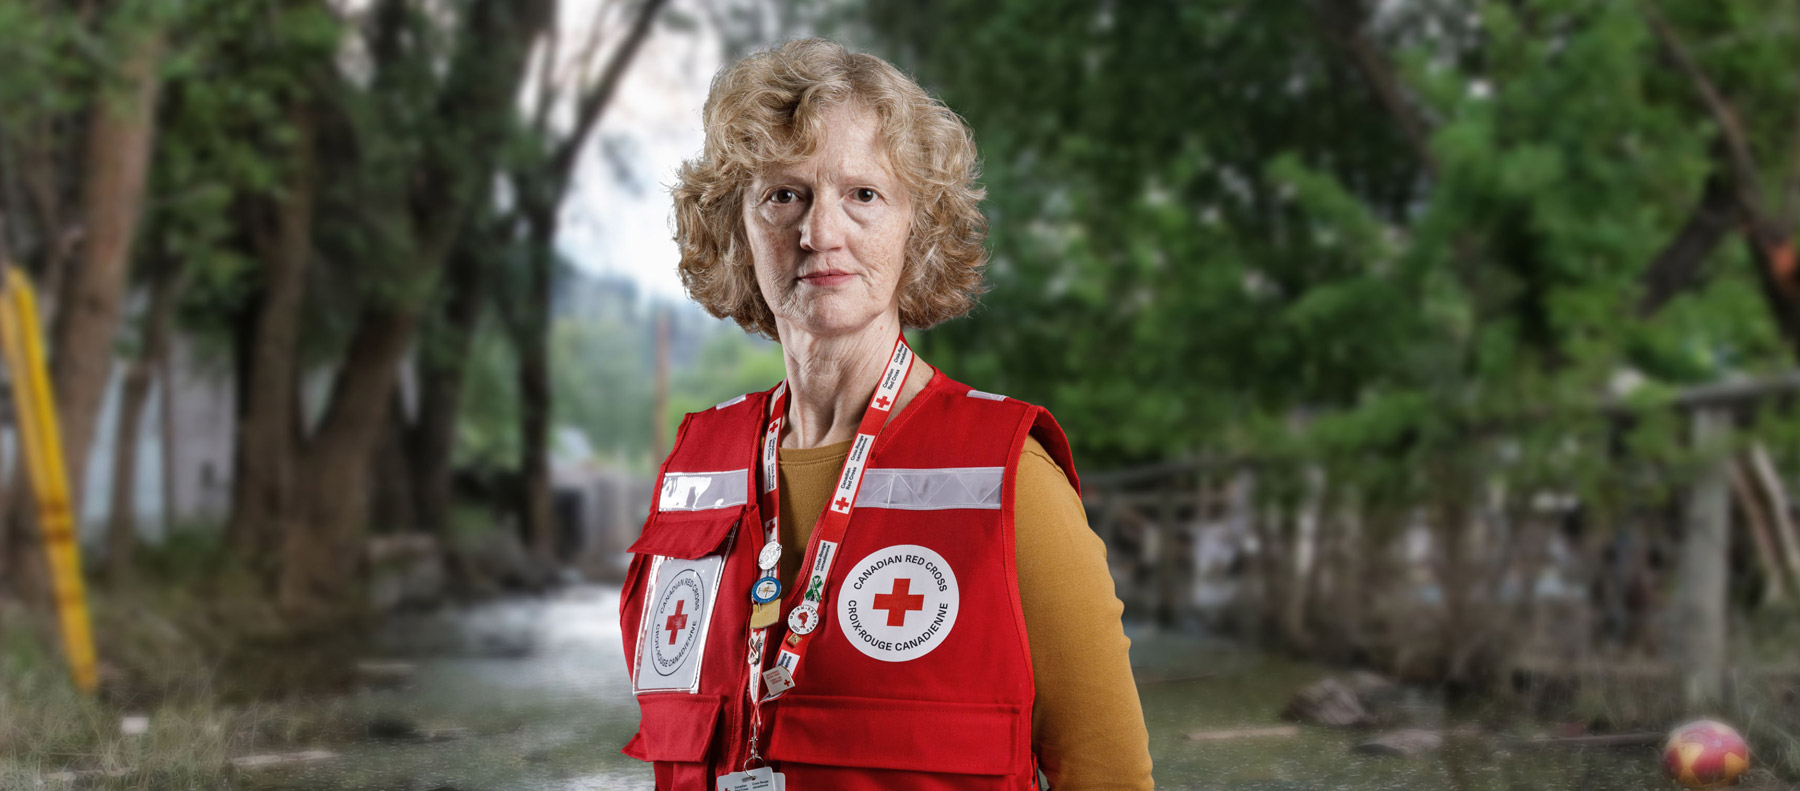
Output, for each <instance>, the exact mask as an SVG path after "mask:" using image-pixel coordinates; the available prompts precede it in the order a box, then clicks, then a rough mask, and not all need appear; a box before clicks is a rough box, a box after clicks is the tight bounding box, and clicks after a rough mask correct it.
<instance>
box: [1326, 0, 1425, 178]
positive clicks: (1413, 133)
mask: <svg viewBox="0 0 1800 791" xmlns="http://www.w3.org/2000/svg"><path fill="white" fill-rule="evenodd" d="M1315 8H1316V10H1317V16H1318V20H1319V25H1320V27H1321V28H1322V29H1323V31H1324V33H1325V36H1326V37H1327V38H1329V39H1331V40H1333V41H1336V42H1337V44H1338V46H1340V47H1342V48H1343V50H1344V52H1345V53H1346V54H1348V55H1349V56H1350V61H1351V63H1352V64H1353V65H1355V67H1356V70H1357V72H1358V73H1360V74H1362V76H1363V79H1365V80H1367V81H1368V84H1369V88H1370V90H1372V91H1374V92H1375V98H1376V100H1377V101H1379V102H1380V103H1381V106H1382V108H1383V109H1385V110H1387V113H1388V116H1389V117H1391V118H1392V119H1393V120H1394V123H1395V125H1397V126H1399V127H1400V134H1401V136H1402V137H1405V138H1406V144H1407V147H1408V148H1411V149H1412V151H1413V154H1414V155H1415V156H1417V157H1418V159H1419V162H1420V164H1422V165H1424V166H1425V169H1426V171H1427V172H1428V173H1430V175H1431V177H1432V179H1433V180H1434V181H1435V180H1436V179H1437V175H1438V162H1437V157H1436V156H1435V155H1433V154H1432V153H1431V125H1430V124H1429V123H1428V122H1427V121H1426V120H1425V116H1424V114H1423V113H1421V112H1420V111H1419V108H1418V106H1417V105H1415V104H1414V103H1413V102H1412V101H1411V100H1410V99H1408V98H1407V96H1406V91H1405V89H1404V86H1403V85H1402V84H1401V81H1400V78H1399V76H1398V75H1396V74H1395V73H1394V65H1393V64H1392V63H1390V62H1388V59H1387V55H1386V53H1384V52H1382V51H1381V48H1380V47H1379V46H1376V44H1375V41H1374V40H1373V39H1371V38H1369V34H1368V23H1369V9H1368V6H1367V4H1365V3H1361V2H1341V0H1322V1H1321V2H1320V3H1319V4H1318V5H1317V6H1315Z"/></svg>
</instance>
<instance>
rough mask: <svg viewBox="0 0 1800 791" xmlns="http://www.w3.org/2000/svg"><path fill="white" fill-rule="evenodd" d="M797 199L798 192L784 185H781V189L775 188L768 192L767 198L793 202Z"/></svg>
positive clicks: (777, 201) (775, 200) (778, 201)
mask: <svg viewBox="0 0 1800 791" xmlns="http://www.w3.org/2000/svg"><path fill="white" fill-rule="evenodd" d="M799 199H800V193H798V192H795V191H793V190H791V189H788V188H786V187H783V188H781V189H778V190H775V191H774V192H772V193H769V200H771V201H774V202H776V203H793V202H794V201H797V200H799Z"/></svg>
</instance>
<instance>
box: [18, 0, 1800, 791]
mask: <svg viewBox="0 0 1800 791" xmlns="http://www.w3.org/2000/svg"><path fill="white" fill-rule="evenodd" d="M804 35H826V36H831V37H833V38H836V39H839V40H841V41H844V42H846V43H848V44H850V45H851V46H852V47H853V48H855V49H859V50H862V51H868V52H872V53H875V54H878V55H881V56H882V57H885V58H888V59H889V60H891V61H893V62H894V63H896V64H897V65H899V66H900V67H901V68H903V69H905V70H906V71H907V72H909V73H911V74H913V75H914V76H915V77H916V78H917V79H918V80H919V81H920V82H921V83H922V84H923V85H924V86H925V87H926V88H927V89H928V90H930V91H932V92H933V93H934V94H936V95H938V96H939V97H941V98H942V99H943V100H944V101H945V102H947V103H948V104H949V105H950V106H951V107H952V108H953V109H955V110H957V111H958V112H960V113H962V114H963V116H964V117H965V118H966V119H967V120H968V122H969V124H970V125H971V126H972V127H973V129H974V131H975V135H976V137H977V140H978V144H979V146H980V149H981V153H982V156H983V159H984V163H985V166H984V175H983V181H984V183H985V185H986V187H987V189H988V199H987V201H986V203H985V204H984V205H985V208H986V212H987V214H988V217H989V218H990V221H991V224H992V233H991V235H990V247H991V250H992V254H993V262H992V265H991V266H990V268H989V271H988V280H989V284H990V286H991V290H990V291H989V292H988V293H987V294H986V295H985V296H984V298H983V300H982V304H981V306H980V307H979V308H978V309H977V310H976V311H975V312H974V313H973V314H972V315H971V316H969V317H967V318H964V319H961V320H957V321H954V322H951V323H949V324H946V325H944V326H942V327H940V328H937V329H934V330H931V331H929V332H925V333H918V334H916V335H915V336H914V337H913V342H914V346H915V348H917V349H918V350H919V351H920V353H921V354H922V355H923V356H924V357H925V358H926V359H928V360H930V361H931V362H932V363H933V364H934V365H936V366H938V367H941V368H942V369H944V371H945V372H946V373H947V374H949V375H951V376H953V377H955V378H957V379H960V380H962V381H966V382H969V383H971V384H974V385H975V386H978V387H981V388H983V389H986V390H991V391H996V392H1001V393H1006V394H1008V395H1011V396H1014V397H1017V398H1021V399H1024V400H1027V401H1031V402H1035V403H1039V404H1043V405H1045V406H1047V407H1048V408H1050V409H1051V411H1052V412H1053V413H1054V414H1055V415H1056V416H1057V418H1058V419H1059V420H1060V421H1061V422H1062V425H1063V426H1064V427H1065V428H1066V429H1067V431H1068V433H1069V436H1070V437H1071V439H1072V441H1073V443H1074V450H1075V458H1076V460H1077V464H1078V465H1079V468H1080V471H1081V473H1082V477H1083V482H1084V492H1083V496H1084V500H1085V502H1086V506H1087V509H1088V516H1089V521H1090V523H1091V524H1092V526H1093V528H1094V530H1095V531H1096V532H1097V533H1098V534H1099V535H1100V536H1101V537H1102V538H1104V539H1105V541H1106V543H1107V546H1108V562H1109V564H1110V566H1111V569H1112V572H1113V576H1114V580H1115V584H1116V586H1117V592H1118V595H1119V598H1120V599H1122V600H1123V601H1124V602H1125V606H1126V609H1125V618H1126V624H1127V631H1128V633H1129V634H1130V635H1131V636H1132V638H1133V643H1134V645H1133V663H1134V672H1135V674H1136V676H1137V681H1138V684H1139V691H1140V694H1141V696H1142V698H1143V701H1144V708H1145V714H1146V718H1147V720H1148V723H1149V726H1150V733H1151V747H1152V752H1153V755H1154V756H1155V760H1156V763H1157V776H1158V780H1159V785H1161V786H1163V787H1168V788H1202V787H1204V788H1234V789H1327V788H1331V789H1337V788H1359V789H1360V788H1375V787H1381V788H1391V789H1427V788H1430V789H1441V788H1454V789H1503V788H1504V789H1512V788H1527V787H1529V788H1537V789H1544V788H1553V789H1554V788H1568V789H1575V788H1581V789H1627V788H1632V789H1637V788H1645V787H1654V786H1657V785H1659V784H1664V783H1666V782H1667V781H1666V780H1664V779H1662V778H1661V777H1660V773H1659V769H1658V760H1659V756H1658V752H1657V747H1658V746H1659V745H1660V742H1661V739H1662V735H1663V733H1665V732H1666V731H1667V730H1668V728H1669V727H1670V726H1672V725H1674V724H1676V723H1677V722H1680V721H1682V720H1683V719H1685V718H1687V717H1690V716H1694V715H1702V714H1704V715H1710V716H1714V717H1719V718H1721V719H1724V720H1726V721H1727V722H1730V723H1732V724H1733V725H1735V726H1737V727H1738V729H1739V730H1741V731H1742V732H1744V734H1745V735H1746V736H1747V737H1748V738H1749V740H1750V742H1751V745H1752V748H1753V754H1754V756H1755V758H1754V761H1753V763H1752V768H1751V771H1750V772H1749V774H1748V775H1747V778H1748V781H1749V782H1750V783H1751V784H1753V785H1755V786H1756V787H1762V788H1788V787H1793V786H1792V784H1794V783H1796V782H1800V649H1797V648H1796V646H1800V513H1797V512H1796V510H1795V507H1794V499H1793V498H1794V496H1795V493H1794V492H1795V490H1794V489H1793V488H1791V487H1793V486H1794V485H1795V484H1796V483H1800V477H1797V476H1800V415H1797V414H1796V413H1795V411H1794V407H1795V397H1796V393H1800V371H1796V369H1795V364H1796V361H1800V268H1797V267H1796V257H1795V239H1794V236H1795V221H1796V217H1797V216H1800V55H1797V53H1800V11H1797V10H1796V8H1795V6H1794V4H1793V3H1788V2H1776V0H1734V1H1733V2H1729V3H1722V2H1714V1H1713V0H1639V1H1638V2H1627V1H1626V0H1495V1H1493V2H1478V0H1278V1H1274V2H1262V3H1254V4H1252V3H1238V2H1225V1H1222V0H1192V1H1191V2H1122V1H1120V0H1085V1H1084V0H1050V1H1048V2H1040V1H1034V2H1025V0H995V1H994V2H961V1H959V0H931V2H903V1H901V0H809V1H808V2H800V3H779V2H773V0H111V1H107V0H83V1H82V2H63V3H52V2H44V1H43V0H0V254H3V255H4V257H5V258H6V259H7V260H8V261H10V262H11V264H12V265H13V266H16V267H18V268H19V270H20V271H22V272H23V273H24V274H25V276H26V278H27V279H28V281H29V283H30V285H31V288H32V289H33V290H34V291H35V293H36V294H37V299H38V303H39V311H40V314H41V315H40V316H39V317H38V319H39V323H40V324H41V329H42V333H43V335H44V342H45V346H46V347H47V353H48V355H49V363H48V379H49V382H50V385H51V391H52V393H53V401H54V408H55V423H56V424H57V426H58V427H59V434H60V438H61V442H62V445H63V447H64V454H65V457H66V458H65V463H64V465H63V466H65V467H66V475H67V480H68V489H69V495H70V501H69V502H70V508H71V509H72V511H71V513H72V515H73V523H74V525H75V526H76V528H77V529H76V534H77V536H78V538H79V541H78V543H79V548H80V551H81V557H82V569H83V574H82V578H83V580H84V581H85V583H86V593H85V594H84V595H82V596H80V597H77V598H71V596H69V595H68V594H66V593H64V594H56V593H54V591H56V590H58V588H57V586H56V584H55V582H56V578H55V575H54V574H52V573H51V571H50V569H51V566H52V564H51V563H49V562H48V561H47V560H46V558H47V557H49V556H50V555H49V554H47V549H48V550H51V551H55V550H56V549H57V546H56V545H57V544H58V542H57V541H56V540H55V539H56V532H55V530H54V529H52V530H48V531H46V530H45V529H43V528H44V525H46V524H52V525H53V524H54V523H53V522H51V521H47V520H46V515H53V514H54V512H56V508H55V507H54V506H55V503H53V502H52V503H45V502H41V501H43V500H44V499H45V498H42V497H38V496H35V495H34V487H33V485H32V482H31V481H30V480H29V476H28V475H27V472H28V468H29V467H30V466H31V465H28V464H25V463H23V456H24V455H25V454H23V453H22V452H21V451H20V450H19V447H20V443H19V441H18V437H19V431H20V423H19V421H18V420H15V413H14V409H13V407H14V405H15V403H16V401H17V394H16V393H15V392H14V390H15V389H16V388H15V387H14V385H15V384H22V383H23V381H24V380H25V379H26V378H27V377H25V376H24V375H23V373H22V372H15V371H13V370H11V369H12V367H13V366H11V365H9V366H8V370H7V371H6V377H7V378H6V381H5V385H6V386H5V388H4V391H5V393H6V405H5V409H4V410H3V411H4V420H5V430H4V435H3V436H0V439H3V440H4V445H3V447H4V449H5V455H4V458H3V459H0V460H3V461H4V468H5V470H6V472H5V474H4V476H3V477H0V787H4V788H8V789H10V788H64V787H69V788H88V787H94V788H156V789H161V788H183V789H186V788H258V789H265V788H266V789H277V788H279V789H307V790H323V789H405V790H406V791H424V790H425V789H463V790H464V791H472V790H473V789H610V788H649V787H650V785H651V777H650V771H649V768H648V767H647V766H644V765H641V764H637V763H636V762H634V761H631V760H630V759H627V758H624V757H623V756H621V755H619V754H618V753H617V750H618V748H619V747H620V746H621V745H623V743H624V742H625V741H626V740H627V739H628V738H629V737H630V735H631V734H632V733H633V731H634V730H635V727H636V717H637V711H636V707H635V704H634V703H633V701H632V699H631V695H630V691H629V682H628V680H627V678H626V675H625V667H626V665H625V661H624V658H623V657H622V656H621V655H620V649H619V634H618V628H617V623H616V609H617V600H618V588H617V581H618V580H619V579H620V577H621V576H622V574H623V570H624V568H625V563H626V560H627V557H626V555H625V553H624V547H626V546H627V545H628V544H629V543H630V542H631V541H632V540H633V539H634V538H635V536H636V534H637V531H638V528H639V526H640V525H641V524H642V520H643V518H644V516H645V514H646V512H647V509H648V507H649V502H650V495H651V491H652V488H653V475H654V470H655V465H656V462H658V461H659V460H660V459H661V458H662V456H663V455H664V454H665V453H666V450H667V448H668V445H669V443H670V442H671V441H672V438H673V434H674V430H675V427H676V426H677V425H678V424H679V422H680V420H681V415H682V414H683V413H684V412H687V411H691V410H696V409H702V408H705V407H707V406H710V405H711V404H713V403H715V402H718V401H722V400H724V399H727V398H730V397H732V396H735V395H738V394H740V393H744V392H747V391H753V390H761V389H764V388H767V387H769V386H772V385H773V384H774V383H775V382H776V381H778V380H779V379H780V377H781V376H782V363H781V357H780V350H779V348H778V347H776V346H775V345H773V344H772V343H770V342H768V341H765V340H763V339H760V338H752V337H750V336H748V335H746V334H745V333H744V332H743V331H742V330H740V329H739V328H738V327H736V326H735V325H733V324H731V323H728V322H720V321H718V320H716V319H713V318H711V317H709V316H707V315H705V313H704V312H702V311H701V310H700V309H699V308H698V307H697V306H695V305H694V304H693V303H692V302H690V301H688V300H687V299H686V298H685V296H684V294H683V292H682V289H681V286H680V283H679V281H678V279H677V278H676V276H675V271H674V266H675V262H676V257H677V256H676V250H675V247H674V244H673V243H672V242H671V241H670V238H669V237H670V233H671V231H670V224H669V207H670V201H669V197H668V193H667V189H666V188H667V186H668V185H669V184H670V183H672V181H673V180H674V174H675V170H676V168H677V167H679V165H680V163H681V161H682V160H683V158H685V157H689V156H693V155H695V154H696V153H697V152H698V151H699V149H700V146H701V143H702V139H703V135H702V131H701V129H700V107H701V104H702V102H703V101H704V100H705V96H706V89H707V85H708V81H709V80H710V78H711V76H712V75H713V73H714V72H715V71H717V69H719V68H720V66H721V65H723V64H726V63H729V62H731V61H732V60H734V59H735V58H738V57H741V56H742V55H743V54H745V53H748V52H751V51H755V50H757V49H761V48H765V47H768V46H771V45H773V44H776V43H779V42H780V41H783V40H786V39H789V38H793V37H798V36H804ZM46 505H48V506H50V507H44V506H46ZM47 534H48V535H50V536H51V538H52V540H51V541H50V542H48V543H49V544H50V546H48V547H47V546H46V542H45V540H44V536H45V535H47ZM62 590H65V591H66V590H67V581H66V580H65V583H64V587H63V588H62ZM76 606H86V607H87V608H88V609H89V610H90V611H91V616H92V624H93V626H92V631H93V635H94V641H95V643H96V645H97V654H98V657H99V662H98V686H97V690H96V691H95V692H93V693H88V692H84V691H81V690H80V689H79V688H78V687H77V686H76V685H74V684H73V683H72V682H71V676H70V663H69V662H68V661H67V658H66V657H65V648H64V647H63V646H64V644H65V639H66V638H67V636H68V628H69V627H65V626H62V625H61V624H66V623H69V621H67V620H63V619H64V617H65V615H64V614H65V613H66V612H68V611H69V608H71V607H76Z"/></svg>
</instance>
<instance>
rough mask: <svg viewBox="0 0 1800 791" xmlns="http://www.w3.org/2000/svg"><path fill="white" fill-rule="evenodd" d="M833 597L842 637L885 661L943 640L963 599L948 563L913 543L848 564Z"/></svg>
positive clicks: (917, 654) (910, 656)
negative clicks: (849, 565)
mask: <svg viewBox="0 0 1800 791" xmlns="http://www.w3.org/2000/svg"><path fill="white" fill-rule="evenodd" d="M837 597H838V600H837V602H838V603H837V615H838V627H839V628H840V629H842V630H843V632H844V639H846V640H849V641H850V644H851V645H853V646H856V650H858V651H861V652H863V653H864V654H866V655H868V656H869V657H872V658H874V659H879V660H881V661H883V662H906V661H910V660H913V659H918V658H919V657H922V656H924V655H926V654H929V653H931V652H932V651H933V650H935V649H936V648H937V647H938V646H940V645H943V643H944V639H945V638H946V637H948V636H949V635H950V630H951V629H952V628H953V627H955V626H956V613H957V611H958V610H959V609H961V604H962V595H961V592H960V591H959V590H958V588H957V587H956V573H955V572H953V571H951V569H950V564H949V563H947V562H945V560H944V556H942V555H939V554H938V553H936V552H933V551H931V550H930V549H927V548H925V547H922V546H919V545H917V544H899V545H896V546H891V547H888V548H886V549H881V550H877V551H875V552H871V553H869V556H868V557H865V558H863V559H862V560H861V561H858V562H857V564H856V565H855V566H852V567H851V568H850V573H849V574H848V575H847V576H845V577H844V583H843V588H842V589H841V590H839V591H838V594H837Z"/></svg>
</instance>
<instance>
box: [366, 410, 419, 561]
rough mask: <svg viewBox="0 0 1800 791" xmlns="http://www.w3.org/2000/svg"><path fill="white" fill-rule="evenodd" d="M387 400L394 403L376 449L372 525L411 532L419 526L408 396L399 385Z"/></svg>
mask: <svg viewBox="0 0 1800 791" xmlns="http://www.w3.org/2000/svg"><path fill="white" fill-rule="evenodd" d="M388 401H389V403H390V404H391V405H392V406H390V407H389V410H388V418H387V421H386V424H385V425H384V426H383V427H382V430H381V437H382V439H381V442H380V443H379V444H378V446H377V447H376V450H375V476H374V484H375V491H374V496H373V497H372V498H371V499H370V506H371V508H370V509H369V524H370V525H371V526H373V527H374V529H375V530H376V531H377V532H383V533H410V532H413V531H415V530H418V529H419V526H418V518H417V517H416V516H415V515H414V513H413V503H414V502H415V500H414V497H413V491H412V482H413V474H412V470H411V469H410V467H411V459H410V458H408V456H407V453H406V437H407V433H408V428H407V423H408V421H407V419H406V399H404V398H402V397H401V390H400V388H398V387H396V388H394V393H393V395H392V396H391V397H390V398H389V399H388Z"/></svg>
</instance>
